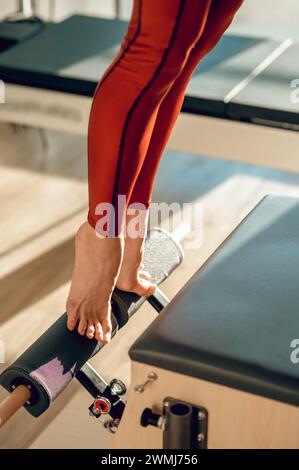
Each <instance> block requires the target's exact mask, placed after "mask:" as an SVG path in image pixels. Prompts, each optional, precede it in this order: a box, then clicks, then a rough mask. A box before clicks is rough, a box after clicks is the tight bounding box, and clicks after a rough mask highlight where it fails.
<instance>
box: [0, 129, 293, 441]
mask: <svg viewBox="0 0 299 470" xmlns="http://www.w3.org/2000/svg"><path fill="white" fill-rule="evenodd" d="M0 142H1V152H0V182H1V184H0V198H1V205H0V227H1V230H0V306H1V307H0V309H1V310H0V339H1V340H3V341H5V346H6V364H7V365H8V364H9V363H11V362H12V361H13V360H14V359H15V358H16V357H17V356H18V355H19V354H20V353H21V352H22V351H24V350H25V349H26V348H27V347H28V346H29V345H30V344H31V343H32V342H33V341H34V340H35V339H36V338H37V337H38V336H39V335H40V334H41V333H42V332H43V331H44V330H45V329H46V328H47V327H48V326H49V325H50V324H51V323H52V322H53V321H54V320H55V319H56V318H57V317H58V316H59V315H60V314H61V313H63V312H64V308H65V300H66V296H67V293H68V287H69V280H70V275H71V269H72V263H73V255H74V249H73V238H74V234H75V232H76V228H77V227H78V225H79V224H80V222H82V221H83V220H84V219H85V217H86V202H87V184H86V144H85V141H84V139H83V138H81V137H76V136H70V135H62V134H58V133H47V134H46V135H41V134H40V133H39V132H38V131H37V130H35V129H21V130H16V129H14V128H13V127H11V126H8V125H4V124H0ZM285 151H286V152H287V149H286V150H285ZM282 158H284V156H283V155H282ZM269 192H281V193H292V194H297V195H299V175H296V174H288V173H283V172H278V171H274V170H269V169H265V168H257V167H255V166H249V165H244V164H235V163H230V162H224V161H221V160H217V159H211V158H204V157H200V156H194V155H193V156H192V155H188V154H182V153H178V152H173V151H167V152H166V154H165V157H164V160H163V162H162V165H161V168H160V172H159V176H158V179H157V183H156V190H155V196H154V200H155V201H166V202H173V201H176V202H181V203H182V202H192V203H195V202H201V203H202V204H203V208H204V242H203V246H202V248H201V249H196V250H194V249H193V250H187V251H186V256H185V260H184V263H183V265H182V266H181V267H180V268H179V269H178V270H177V272H176V273H175V274H174V275H173V276H172V277H171V278H170V279H169V280H167V281H166V282H165V284H164V286H163V290H164V291H165V292H166V294H167V295H168V296H169V297H170V298H171V297H173V296H174V294H175V293H176V292H177V291H178V289H179V288H180V287H181V286H182V285H183V284H184V283H185V282H186V281H187V280H188V279H189V277H190V276H191V275H192V274H193V272H194V271H195V270H196V269H198V267H199V266H200V265H201V264H202V263H203V261H204V260H205V259H206V258H207V257H208V256H209V254H211V253H212V252H213V251H214V250H215V248H216V247H217V246H218V245H219V244H220V243H221V242H222V240H223V239H224V238H225V237H226V236H227V235H228V234H229V233H230V231H231V230H232V229H233V228H234V227H235V226H236V225H237V224H238V223H239V222H240V220H241V219H242V218H243V217H244V215H246V213H247V212H248V211H249V210H250V209H251V208H252V207H253V206H254V205H255V204H256V202H257V201H258V200H259V199H260V198H261V197H262V196H263V195H264V194H266V193H269ZM164 222H166V221H164ZM182 314H183V312H182ZM154 317H155V313H153V311H152V309H151V308H150V307H149V306H147V305H144V306H143V308H142V309H141V310H140V311H139V312H138V313H137V314H136V316H135V318H134V319H133V320H132V321H131V322H130V324H129V325H127V326H126V327H125V328H124V329H123V330H122V331H121V332H120V333H119V334H118V335H117V337H116V338H115V339H114V340H113V342H112V344H110V345H109V346H107V347H106V348H104V350H103V351H102V352H101V353H100V354H99V355H98V356H97V357H95V358H94V359H93V360H92V363H93V365H94V366H95V367H96V368H97V369H98V370H99V371H100V372H101V374H102V375H103V376H104V377H105V378H107V379H111V378H114V377H119V378H122V379H123V380H124V381H126V382H128V381H129V375H130V370H129V368H130V364H129V360H128V356H127V350H128V347H129V346H130V344H131V343H132V341H133V340H134V339H135V338H136V337H137V336H138V335H139V334H140V333H141V332H142V331H143V330H144V328H146V326H147V325H148V324H149V323H150V322H151V321H152V319H153V318H154ZM4 368H5V364H2V365H0V371H1V370H3V369H4ZM5 396H6V392H5V391H4V390H2V389H1V391H0V400H2V399H3V398H4V397H5ZM90 403H91V400H90V398H89V396H88V394H87V392H85V391H84V390H82V389H81V388H80V386H79V384H77V383H76V382H75V381H74V382H73V383H72V384H71V386H70V387H69V388H68V390H67V391H66V392H65V393H64V394H62V395H61V396H60V397H59V398H58V399H57V401H56V402H55V404H54V406H52V408H51V409H50V410H49V411H48V412H47V413H45V414H44V415H43V416H42V417H41V418H40V419H37V420H36V419H34V418H32V417H31V416H30V415H28V414H27V413H26V412H25V411H24V410H22V411H21V412H20V413H19V414H18V416H16V417H15V418H14V419H13V420H12V421H11V422H10V423H9V424H8V425H7V426H6V427H5V428H4V429H3V430H2V431H0V448H65V447H67V448H105V447H106V445H107V442H108V439H109V437H110V436H109V434H107V432H106V431H105V430H104V429H103V427H102V426H101V423H100V422H99V421H97V420H95V419H92V418H91V417H90V416H89V415H88V406H89V405H90Z"/></svg>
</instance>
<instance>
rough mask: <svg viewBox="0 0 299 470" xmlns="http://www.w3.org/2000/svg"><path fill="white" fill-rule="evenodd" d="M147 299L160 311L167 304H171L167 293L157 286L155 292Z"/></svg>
mask: <svg viewBox="0 0 299 470" xmlns="http://www.w3.org/2000/svg"><path fill="white" fill-rule="evenodd" d="M147 301H148V302H149V303H150V304H151V306H152V307H153V308H154V309H155V310H156V311H157V312H158V313H160V312H161V310H163V308H165V307H166V305H168V304H169V302H170V300H169V299H168V298H167V297H166V295H165V294H164V293H163V292H162V291H161V290H160V289H159V287H157V290H156V292H155V294H153V295H151V296H150V297H148V299H147Z"/></svg>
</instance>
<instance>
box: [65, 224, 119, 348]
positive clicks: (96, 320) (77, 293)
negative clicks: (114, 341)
mask: <svg viewBox="0 0 299 470" xmlns="http://www.w3.org/2000/svg"><path fill="white" fill-rule="evenodd" d="M75 248H76V260H75V267H74V271H73V276H72V283H71V288H70V292H69V296H68V299H67V304H66V310H67V315H68V322H67V326H68V328H69V329H70V330H74V329H75V328H77V329H78V332H79V333H80V334H81V335H82V336H83V335H86V336H87V337H88V338H90V339H92V338H95V339H96V340H97V341H100V342H102V343H108V342H109V341H110V339H111V332H112V328H111V303H110V301H111V295H112V291H113V289H114V287H115V283H116V280H117V277H118V274H119V270H120V265H121V261H122V254H123V249H124V245H123V238H120V237H118V238H99V237H98V236H97V235H96V233H95V231H94V229H93V228H92V227H91V226H90V225H89V224H88V223H87V222H85V223H84V224H83V225H82V226H81V227H80V228H79V230H78V232H77V235H76V242H75Z"/></svg>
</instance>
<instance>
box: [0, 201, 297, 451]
mask: <svg viewBox="0 0 299 470" xmlns="http://www.w3.org/2000/svg"><path fill="white" fill-rule="evenodd" d="M298 232H299V198H296V197H288V196H279V195H270V196H267V197H265V198H264V199H263V200H262V201H261V202H260V203H259V204H258V205H257V206H256V207H255V208H254V209H253V210H252V211H251V212H250V213H249V215H248V216H247V217H246V218H245V219H244V220H243V222H242V223H241V224H240V225H239V226H238V227H237V228H236V229H235V230H234V231H233V232H232V234H231V235H230V236H229V237H228V238H227V239H226V240H225V242H224V243H223V244H222V245H221V246H220V247H219V248H218V249H217V250H216V251H215V252H214V254H213V255H212V256H211V257H210V258H209V259H208V260H207V261H206V263H205V264H204V265H203V266H202V267H201V268H200V269H199V271H198V272H196V273H195V274H194V275H193V276H192V278H191V279H190V280H189V282H188V283H187V284H186V285H185V286H184V287H183V288H182V289H181V290H180V291H179V293H178V294H177V295H176V296H175V298H174V299H172V301H171V302H170V303H169V302H168V301H167V299H166V298H165V296H164V295H163V294H162V293H161V291H160V290H158V291H157V295H155V296H152V297H151V298H149V299H148V300H149V301H150V302H151V304H152V305H153V306H154V308H155V309H156V310H157V311H159V312H161V313H160V314H159V315H158V317H157V318H156V319H155V320H154V321H153V323H152V324H151V325H150V327H149V328H148V329H147V330H146V331H145V332H144V333H143V334H142V335H141V336H140V337H139V338H138V339H137V341H135V343H134V344H133V345H132V346H131V349H130V351H129V355H130V358H131V360H132V378H131V384H130V388H129V391H128V399H127V401H126V402H125V400H124V399H123V394H124V393H125V391H126V387H125V385H124V384H123V383H122V382H121V381H119V380H113V381H112V382H111V383H110V384H107V383H106V382H105V380H104V379H102V378H101V377H100V375H99V374H98V373H96V372H95V371H94V370H93V369H92V368H91V367H90V366H89V364H88V363H87V362H86V361H88V359H89V358H90V357H91V356H92V355H94V354H95V353H96V352H97V351H98V350H99V349H100V347H99V345H98V344H96V342H89V340H86V339H84V338H82V337H80V338H79V335H76V334H75V333H74V334H73V333H69V332H66V320H65V316H63V317H61V318H60V319H59V320H58V321H57V322H56V323H55V324H54V325H53V326H52V327H51V328H50V329H49V330H48V331H47V332H46V333H44V335H42V336H41V338H40V339H39V340H37V342H36V343H34V345H33V346H32V347H31V348H29V349H28V350H27V351H26V352H25V353H24V354H23V355H22V356H21V357H20V358H19V359H18V360H17V361H15V363H14V364H12V366H10V367H8V368H7V370H6V371H5V372H4V373H3V374H2V375H1V376H0V383H1V384H2V386H4V387H5V388H6V390H8V391H9V392H10V393H11V397H12V396H13V395H14V398H13V400H12V399H11V398H10V399H8V403H10V404H15V406H7V408H6V409H7V410H8V411H7V414H8V415H10V414H11V413H12V412H13V411H15V409H17V408H18V407H19V406H22V405H23V404H24V402H26V403H25V404H24V406H25V408H26V409H27V411H28V412H30V413H31V414H33V415H34V416H36V417H38V416H39V415H40V414H42V413H43V412H44V411H46V410H47V408H48V407H49V406H50V404H51V403H52V402H53V401H54V400H55V397H56V396H57V394H58V393H60V392H61V391H63V389H64V388H65V387H66V386H67V384H68V383H69V382H70V380H71V379H72V378H73V377H76V378H77V379H78V380H79V381H80V382H81V384H82V385H83V386H84V387H86V388H87V390H89V392H90V393H91V394H92V395H93V397H94V402H93V404H92V405H91V407H90V409H89V411H90V413H91V414H92V415H94V416H97V417H98V416H103V415H105V414H110V418H111V419H109V420H108V421H106V422H105V426H106V427H107V429H109V431H110V432H111V433H112V434H113V436H112V440H111V444H110V448H112V449H126V448H128V449H138V448H140V449H148V448H149V449H158V448H164V449H204V448H299V367H298V360H294V352H295V351H294V350H293V347H292V345H293V344H294V340H295V339H296V338H297V339H296V341H298V342H299V340H298V334H299V315H298V306H299V289H298V278H299V241H298ZM146 253H147V255H146V260H145V261H146V264H147V268H148V269H151V272H152V273H153V275H154V279H155V280H156V281H157V282H158V283H160V282H162V281H163V279H165V277H166V276H167V275H168V274H169V273H170V272H171V271H172V270H174V269H175V267H177V266H178V265H179V264H180V262H181V260H182V251H181V249H180V247H179V246H178V245H177V243H176V242H174V241H173V239H172V238H171V237H170V236H169V235H168V234H167V233H165V232H163V231H162V232H161V231H156V230H155V231H154V232H153V237H150V238H149V239H148V240H147V251H146ZM161 256H162V258H161ZM115 294H116V295H115V296H114V299H113V300H114V306H113V312H114V331H116V328H117V325H116V323H118V325H119V326H122V324H123V323H125V322H126V321H127V320H128V319H129V318H130V317H131V316H132V315H133V313H134V312H135V311H136V309H137V308H138V307H139V306H140V305H141V304H142V303H143V302H144V301H145V299H140V298H138V297H136V296H135V297H134V298H133V297H132V296H131V294H125V295H123V293H119V292H116V293H115ZM49 338H51V342H50V341H49ZM296 344H298V343H297V342H296ZM84 364H85V365H84ZM29 385H30V387H31V388H29V389H28V386H29ZM4 407H5V405H4ZM13 408H15V409H13ZM4 409H5V408H4ZM0 410H1V408H0ZM2 410H3V408H2ZM2 412H3V411H2ZM0 415H1V411H0ZM4 419H5V417H4Z"/></svg>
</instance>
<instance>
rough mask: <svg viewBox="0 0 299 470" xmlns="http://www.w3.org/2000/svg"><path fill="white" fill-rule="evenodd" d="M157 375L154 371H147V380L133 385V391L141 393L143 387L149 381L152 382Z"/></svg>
mask: <svg viewBox="0 0 299 470" xmlns="http://www.w3.org/2000/svg"><path fill="white" fill-rule="evenodd" d="M157 378H158V376H157V374H156V373H155V372H149V374H148V376H147V380H146V381H145V382H144V383H143V384H139V385H136V386H135V389H134V390H135V392H139V393H143V392H144V390H145V387H147V385H149V384H150V383H152V382H154V381H155V380H157Z"/></svg>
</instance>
